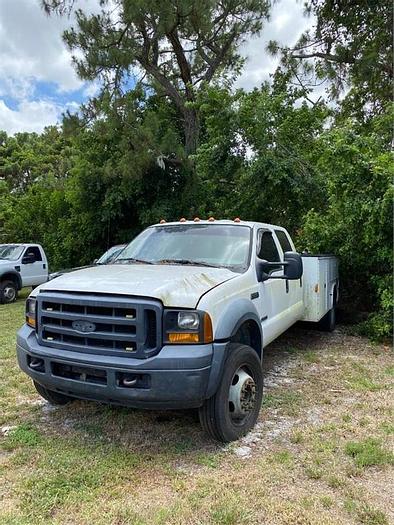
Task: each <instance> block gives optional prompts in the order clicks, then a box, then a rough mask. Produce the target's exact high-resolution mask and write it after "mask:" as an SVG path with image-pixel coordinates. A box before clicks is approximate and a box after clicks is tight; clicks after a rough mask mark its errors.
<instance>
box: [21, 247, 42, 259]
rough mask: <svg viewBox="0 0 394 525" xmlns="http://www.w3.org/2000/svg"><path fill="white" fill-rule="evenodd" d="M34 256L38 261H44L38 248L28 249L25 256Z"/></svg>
mask: <svg viewBox="0 0 394 525" xmlns="http://www.w3.org/2000/svg"><path fill="white" fill-rule="evenodd" d="M28 254H32V255H34V258H35V260H36V262H37V261H42V257H41V252H40V249H39V248H38V246H29V247H28V248H26V251H25V255H28Z"/></svg>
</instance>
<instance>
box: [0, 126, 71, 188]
mask: <svg viewBox="0 0 394 525" xmlns="http://www.w3.org/2000/svg"><path fill="white" fill-rule="evenodd" d="M69 169H70V160H69V142H68V141H67V139H66V138H65V136H64V135H63V133H62V132H61V130H60V129H58V128H56V127H55V126H52V127H48V128H46V129H45V131H44V132H43V133H42V134H41V135H37V134H36V133H17V134H16V135H15V136H14V137H8V136H7V134H6V133H5V132H0V181H1V180H3V181H4V182H5V183H6V184H7V187H8V189H9V191H10V192H13V193H15V192H20V193H23V192H24V191H26V189H27V188H28V187H29V186H30V185H31V184H33V183H34V182H36V181H38V180H39V179H43V178H45V177H46V176H47V175H52V176H53V177H55V178H56V179H61V178H64V177H66V176H67V174H68V171H69Z"/></svg>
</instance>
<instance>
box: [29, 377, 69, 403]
mask: <svg viewBox="0 0 394 525" xmlns="http://www.w3.org/2000/svg"><path fill="white" fill-rule="evenodd" d="M33 383H34V386H35V387H36V390H37V392H38V393H39V394H40V396H41V397H43V398H44V399H46V400H47V401H48V402H49V403H50V404H51V405H67V403H71V401H74V398H73V397H69V396H65V395H64V394H60V392H54V391H53V390H48V389H47V388H45V387H44V386H42V385H40V383H37V382H36V381H33Z"/></svg>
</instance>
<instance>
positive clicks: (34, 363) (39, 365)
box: [29, 357, 44, 371]
mask: <svg viewBox="0 0 394 525" xmlns="http://www.w3.org/2000/svg"><path fill="white" fill-rule="evenodd" d="M29 365H30V368H32V369H33V370H39V371H42V370H43V369H44V360H43V359H38V358H37V357H32V358H31V360H30V363H29Z"/></svg>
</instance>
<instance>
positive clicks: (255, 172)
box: [196, 76, 328, 234]
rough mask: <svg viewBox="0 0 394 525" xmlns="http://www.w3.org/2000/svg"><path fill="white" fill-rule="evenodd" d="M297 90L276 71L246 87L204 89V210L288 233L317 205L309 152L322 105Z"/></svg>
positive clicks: (316, 178)
mask: <svg viewBox="0 0 394 525" xmlns="http://www.w3.org/2000/svg"><path fill="white" fill-rule="evenodd" d="M303 95H304V92H303V91H302V90H298V89H294V88H292V89H291V88H288V86H287V85H286V82H285V79H283V78H282V77H280V76H277V77H276V78H275V81H274V83H273V84H272V85H271V86H270V85H269V84H268V83H266V84H264V85H263V86H262V87H261V88H260V89H255V90H253V91H252V92H250V93H245V92H243V91H238V92H237V93H235V94H231V93H229V92H227V91H226V90H224V89H218V88H211V89H209V90H208V93H207V95H206V96H205V97H204V102H203V103H202V104H201V110H202V114H203V116H204V120H205V129H204V134H203V136H202V144H201V146H200V148H199V149H198V152H197V155H196V166H197V171H198V174H199V183H200V185H201V191H200V198H199V199H198V202H200V203H201V204H200V208H203V207H205V209H204V208H203V212H204V213H207V212H209V213H211V214H214V215H215V216H224V217H231V216H232V217H235V216H241V217H242V218H244V219H248V218H249V219H251V220H252V219H253V220H260V221H262V222H268V223H272V224H281V225H282V226H285V227H287V228H288V229H289V230H290V231H291V232H292V234H294V233H295V232H296V230H297V229H298V228H299V227H300V224H301V222H302V216H303V215H304V214H305V212H306V211H307V210H308V209H309V208H311V207H312V206H319V204H320V202H321V201H322V199H323V197H324V196H323V193H322V191H321V188H322V184H321V182H322V181H321V180H320V174H319V172H318V171H316V169H315V163H314V161H313V157H314V155H315V153H314V150H315V148H316V142H317V137H318V135H319V133H320V132H321V130H322V127H323V125H324V122H325V121H326V117H327V114H328V110H327V108H326V107H325V106H324V104H323V103H319V104H315V105H314V106H310V105H308V104H306V103H302V102H301V101H302V98H303ZM199 213H202V212H201V211H200V212H199Z"/></svg>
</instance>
